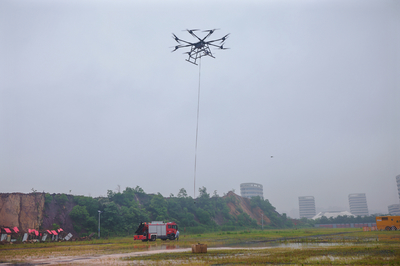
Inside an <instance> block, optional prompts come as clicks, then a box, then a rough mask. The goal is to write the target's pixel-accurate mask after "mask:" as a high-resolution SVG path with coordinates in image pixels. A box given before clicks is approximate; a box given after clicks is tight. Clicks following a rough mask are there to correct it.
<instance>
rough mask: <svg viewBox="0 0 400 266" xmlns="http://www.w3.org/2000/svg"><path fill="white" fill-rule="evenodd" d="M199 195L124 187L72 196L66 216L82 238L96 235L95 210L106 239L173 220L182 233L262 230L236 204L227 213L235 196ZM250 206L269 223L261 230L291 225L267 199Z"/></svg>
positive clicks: (60, 198) (203, 192) (254, 200)
mask: <svg viewBox="0 0 400 266" xmlns="http://www.w3.org/2000/svg"><path fill="white" fill-rule="evenodd" d="M199 192H200V193H199V197H198V198H196V199H195V200H194V199H193V198H192V197H190V196H188V195H187V192H186V190H185V189H184V188H182V189H180V190H179V193H178V194H177V195H176V196H174V195H173V194H171V195H170V197H168V198H165V197H163V196H162V195H161V194H160V193H157V194H147V193H145V192H144V191H143V189H142V188H140V187H139V186H137V187H136V188H130V187H127V188H126V189H125V190H124V191H122V192H114V191H111V190H108V191H107V197H98V198H92V197H87V196H73V201H74V203H75V204H76V205H75V206H74V207H73V209H72V210H71V212H70V213H69V216H70V218H71V219H72V221H73V227H74V230H75V231H76V232H77V233H79V234H81V235H85V234H90V233H92V232H97V230H98V229H97V227H98V216H99V212H98V211H101V214H100V215H101V218H100V222H101V233H102V235H106V236H107V235H127V234H130V235H132V234H133V233H134V232H135V230H136V229H137V227H138V225H139V223H140V222H149V221H174V222H176V223H177V224H178V225H179V228H180V230H181V232H182V233H183V232H188V233H203V232H210V231H220V230H224V231H231V230H235V229H243V228H260V227H261V226H260V225H259V224H257V221H256V220H254V219H252V218H251V217H250V216H249V215H248V214H247V213H246V212H244V211H243V210H242V208H241V207H240V205H239V204H236V205H235V208H236V209H237V210H238V211H239V213H240V214H238V215H231V214H230V209H229V207H228V203H229V202H233V203H235V201H236V198H235V197H234V196H232V197H229V196H227V197H220V196H219V195H218V194H217V193H216V191H215V192H214V194H213V195H212V196H211V195H210V194H209V193H208V192H207V189H206V188H205V187H202V188H200V189H199ZM62 195H64V197H63V196H62ZM45 197H46V201H45V202H47V203H48V202H49V201H51V200H52V199H53V197H52V196H51V195H50V194H46V195H45ZM55 200H56V201H57V202H58V201H59V203H60V204H62V202H63V201H65V200H67V197H66V196H65V194H59V195H57V197H56V198H55ZM250 206H251V208H252V209H254V208H256V207H259V208H260V209H261V210H262V211H263V212H264V215H265V217H267V218H268V219H269V220H270V223H269V224H266V223H265V224H264V228H287V227H293V226H294V224H293V222H292V220H291V219H288V218H287V217H286V214H283V215H280V214H279V213H278V212H276V211H275V207H273V206H272V205H271V203H270V202H269V201H268V200H267V199H265V200H263V199H261V198H260V197H255V198H252V199H251V200H250ZM54 226H57V224H55V225H54Z"/></svg>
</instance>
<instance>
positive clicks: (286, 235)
mask: <svg viewBox="0 0 400 266" xmlns="http://www.w3.org/2000/svg"><path fill="white" fill-rule="evenodd" d="M196 243H202V244H207V245H208V247H209V252H208V253H205V254H192V253H191V252H174V253H162V254H153V255H145V256H131V255H129V257H128V258H124V260H123V261H120V262H121V263H122V262H126V263H134V264H136V263H141V264H155V265H158V264H173V265H180V264H187V265H195V264H198V265H236V264H239V265H256V264H272V265H275V264H298V265H301V264H304V265H319V264H325V265H326V264H328V265H356V264H357V265H400V245H399V244H400V231H389V232H378V231H372V232H363V231H362V230H360V229H317V228H312V229H299V230H291V229H290V230H289V229H286V230H264V231H261V230H251V231H250V230H246V231H235V232H217V233H210V234H201V235H186V236H181V238H180V240H179V241H169V240H167V241H161V240H157V241H155V242H141V241H134V240H133V237H125V238H110V239H95V240H91V241H81V242H78V241H77V242H56V243H54V242H48V243H34V244H12V245H0V262H13V263H16V262H26V263H29V262H31V261H33V260H35V259H38V258H57V257H63V256H64V257H65V256H68V257H74V256H99V255H107V254H127V253H132V252H139V251H148V250H157V249H179V248H188V247H191V245H192V244H196ZM321 243H322V244H321ZM287 244H295V245H292V246H290V245H289V247H287ZM323 244H325V245H323ZM326 244H329V245H326ZM277 245H278V246H277ZM218 247H227V248H225V249H212V248H218ZM232 247H235V249H232ZM122 257H123V256H122Z"/></svg>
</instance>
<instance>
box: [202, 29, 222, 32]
mask: <svg viewBox="0 0 400 266" xmlns="http://www.w3.org/2000/svg"><path fill="white" fill-rule="evenodd" d="M216 30H219V29H212V30H203V32H209V33H213V32H214V31H216Z"/></svg>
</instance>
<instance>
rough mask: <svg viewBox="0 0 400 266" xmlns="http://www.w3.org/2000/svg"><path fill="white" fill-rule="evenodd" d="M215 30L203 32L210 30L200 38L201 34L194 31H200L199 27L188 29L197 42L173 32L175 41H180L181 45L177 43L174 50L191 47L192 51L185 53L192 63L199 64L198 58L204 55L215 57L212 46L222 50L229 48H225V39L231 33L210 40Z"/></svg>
mask: <svg viewBox="0 0 400 266" xmlns="http://www.w3.org/2000/svg"><path fill="white" fill-rule="evenodd" d="M215 30H216V29H213V30H205V31H203V32H208V34H207V35H206V36H205V37H203V38H200V37H199V36H197V35H196V34H195V33H194V31H199V30H198V29H195V30H186V31H187V32H189V34H190V35H192V36H193V37H194V38H196V39H197V41H196V42H188V41H185V40H182V39H179V38H178V37H177V36H176V35H175V34H173V33H172V36H173V38H174V39H175V41H176V42H177V43H179V45H176V46H175V47H174V48H175V49H174V50H173V51H172V52H174V51H176V50H178V49H180V48H185V47H190V51H189V52H186V53H185V54H188V55H189V57H188V59H186V61H188V62H190V63H192V64H195V65H197V63H196V62H197V59H200V58H201V57H203V56H211V57H212V58H215V57H214V56H213V54H212V52H211V50H210V46H214V47H217V48H218V49H222V50H226V49H229V48H224V43H225V40H226V39H227V38H228V36H229V33H228V34H227V35H225V36H224V37H222V38H219V39H215V40H209V41H208V40H207V38H208V37H210V36H211V34H213V33H214V31H215ZM216 43H217V44H216Z"/></svg>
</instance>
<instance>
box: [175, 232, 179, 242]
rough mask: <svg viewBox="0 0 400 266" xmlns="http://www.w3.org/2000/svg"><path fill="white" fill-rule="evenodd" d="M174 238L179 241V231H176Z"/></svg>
mask: <svg viewBox="0 0 400 266" xmlns="http://www.w3.org/2000/svg"><path fill="white" fill-rule="evenodd" d="M175 238H176V240H179V230H176V235H175Z"/></svg>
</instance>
